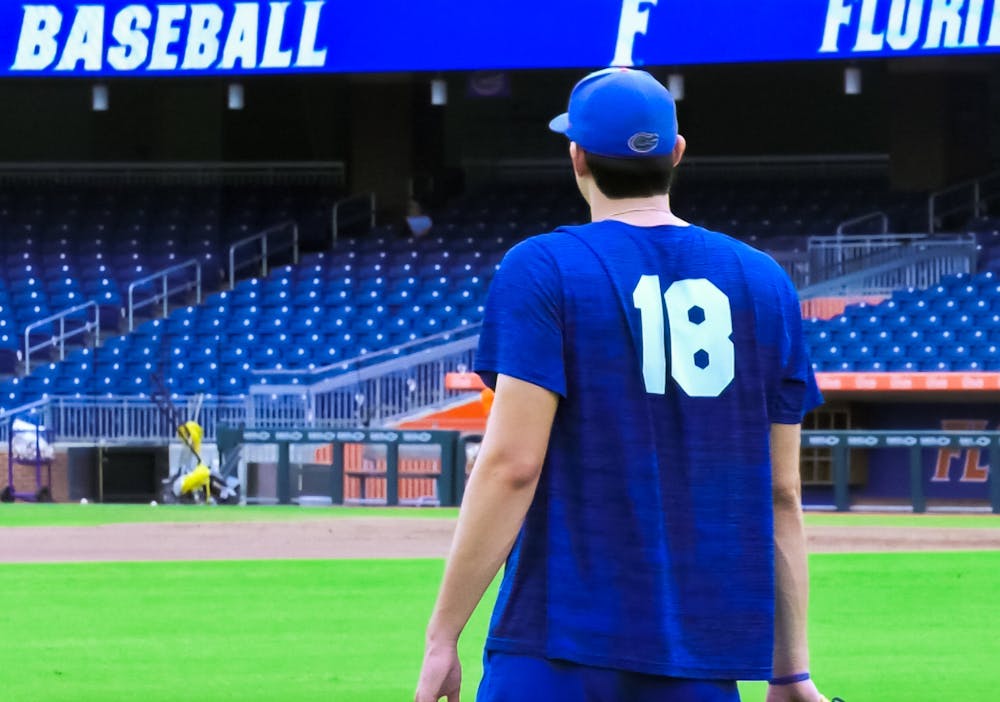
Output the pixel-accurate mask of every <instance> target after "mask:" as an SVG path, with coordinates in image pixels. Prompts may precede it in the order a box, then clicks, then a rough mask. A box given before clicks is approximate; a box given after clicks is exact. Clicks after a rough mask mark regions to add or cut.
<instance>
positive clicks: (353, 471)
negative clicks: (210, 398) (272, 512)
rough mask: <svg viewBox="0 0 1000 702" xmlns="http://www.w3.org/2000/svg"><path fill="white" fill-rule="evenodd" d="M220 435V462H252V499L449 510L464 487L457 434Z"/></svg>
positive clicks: (222, 431) (225, 429)
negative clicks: (313, 500)
mask: <svg viewBox="0 0 1000 702" xmlns="http://www.w3.org/2000/svg"><path fill="white" fill-rule="evenodd" d="M216 436H217V441H218V446H219V454H220V460H221V461H222V462H223V463H226V462H227V461H229V460H237V459H234V458H232V456H234V455H236V456H238V457H239V458H238V460H241V461H242V463H243V465H244V470H245V471H246V475H247V476H248V481H247V483H246V485H247V488H248V490H247V501H248V502H274V503H277V504H291V503H292V502H293V501H296V500H297V501H299V502H300V503H301V502H303V498H309V499H320V498H321V499H323V500H324V501H325V503H326V504H335V505H343V504H365V505H387V506H397V505H427V506H443V507H448V506H456V505H458V504H459V502H460V501H461V495H462V491H463V490H464V485H465V475H466V471H465V470H464V467H465V465H466V460H465V442H464V441H463V440H462V439H461V438H460V436H459V432H456V431H406V430H394V429H340V430H326V429H308V428H300V429H245V428H239V427H232V426H224V425H220V426H219V427H217V429H216ZM261 459H263V460H261ZM458 466H462V467H463V469H461V470H459V469H458V468H457V467H458ZM263 473H269V475H265V474H263ZM265 484H266V487H265V488H263V489H261V488H260V487H259V486H262V485H265Z"/></svg>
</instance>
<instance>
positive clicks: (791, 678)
mask: <svg viewBox="0 0 1000 702" xmlns="http://www.w3.org/2000/svg"><path fill="white" fill-rule="evenodd" d="M808 679H809V673H808V672H806V673H797V674H795V675H785V676H783V677H780V678H774V679H773V680H769V681H768V684H769V685H794V684H795V683H798V682H805V681H806V680H808Z"/></svg>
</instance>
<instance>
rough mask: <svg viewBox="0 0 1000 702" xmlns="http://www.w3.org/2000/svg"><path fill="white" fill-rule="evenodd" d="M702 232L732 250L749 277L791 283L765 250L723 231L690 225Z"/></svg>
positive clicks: (783, 270) (778, 282) (782, 284)
mask: <svg viewBox="0 0 1000 702" xmlns="http://www.w3.org/2000/svg"><path fill="white" fill-rule="evenodd" d="M692 227H694V228H696V229H697V230H700V231H701V232H703V233H704V234H703V235H704V236H705V237H707V238H708V239H709V240H711V241H712V242H713V243H715V244H716V245H717V246H720V247H725V248H726V249H728V250H729V251H731V252H732V254H733V255H735V256H736V257H737V258H738V259H739V260H740V261H741V263H742V264H743V266H742V267H743V270H744V271H745V272H746V274H747V275H748V276H750V277H753V278H757V279H763V280H768V281H771V282H773V283H775V284H778V285H781V286H787V285H791V279H790V278H789V277H788V273H787V272H786V271H785V269H784V268H782V267H781V264H779V263H778V262H777V261H776V260H774V257H773V256H771V255H770V254H769V253H767V252H766V251H762V250H760V249H758V248H756V247H754V246H751V245H750V244H748V243H746V242H745V241H740V240H739V239H737V238H735V237H732V236H730V235H728V234H725V233H723V232H718V231H715V230H712V229H706V228H704V227H698V226H696V225H692Z"/></svg>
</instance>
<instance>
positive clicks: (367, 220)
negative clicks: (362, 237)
mask: <svg viewBox="0 0 1000 702" xmlns="http://www.w3.org/2000/svg"><path fill="white" fill-rule="evenodd" d="M357 225H362V226H365V227H367V231H371V230H372V229H374V228H375V193H368V194H367V195H355V196H354V197H349V198H346V199H344V200H339V201H338V202H336V203H334V205H333V210H332V211H331V213H330V227H331V229H332V231H333V245H334V246H336V245H337V241H338V240H339V239H340V233H341V231H342V230H348V231H354V227H356V226H357Z"/></svg>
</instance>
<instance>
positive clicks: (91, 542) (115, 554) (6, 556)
mask: <svg viewBox="0 0 1000 702" xmlns="http://www.w3.org/2000/svg"><path fill="white" fill-rule="evenodd" d="M454 528H455V521H454V520H452V519H407V518H397V517H357V518H351V519H317V520H308V521H295V522H234V523H193V524H191V523H184V524H181V523H160V524H157V523H145V524H108V525H103V526H93V527H17V528H12V529H4V530H2V532H3V534H4V537H5V538H4V539H3V540H4V542H5V543H4V548H2V549H0V563H59V562H74V561H89V562H93V561H175V560H183V561H189V560H256V559H325V558H330V559H333V558H443V557H444V556H446V555H447V553H448V546H449V544H450V542H451V536H452V533H453V531H454ZM807 532H808V535H809V549H810V551H811V552H813V553H830V552H881V551H947V550H998V549H1000V529H975V528H908V527H867V526H810V527H807Z"/></svg>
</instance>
